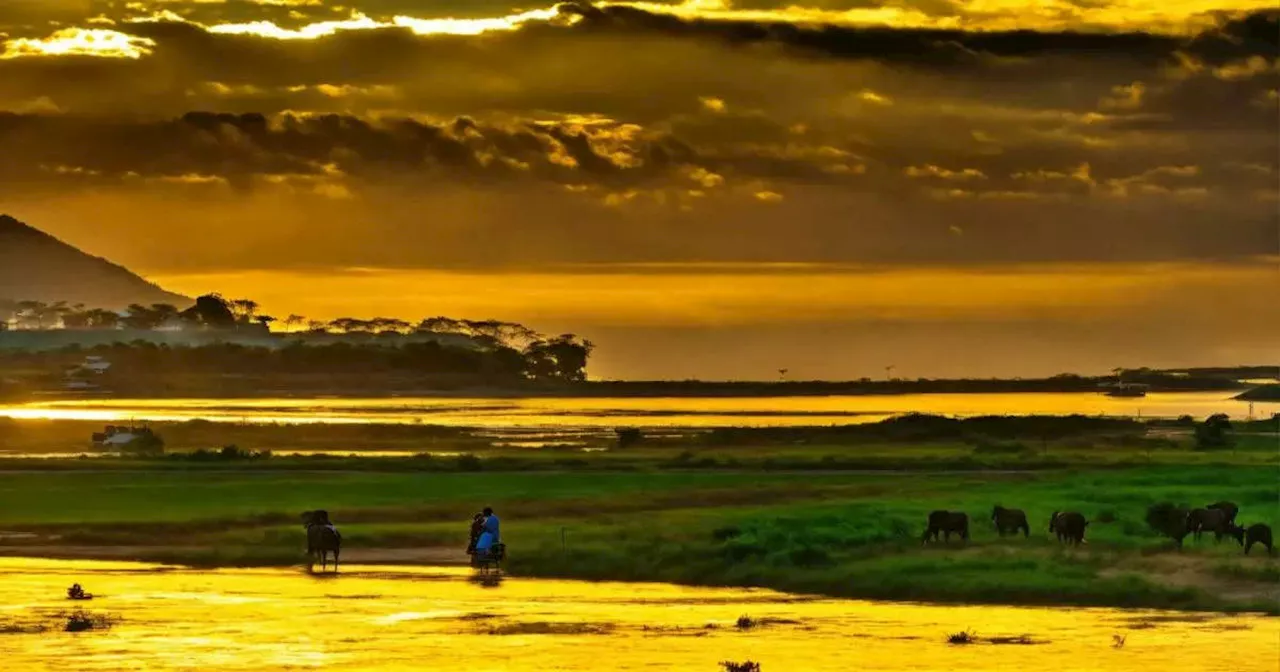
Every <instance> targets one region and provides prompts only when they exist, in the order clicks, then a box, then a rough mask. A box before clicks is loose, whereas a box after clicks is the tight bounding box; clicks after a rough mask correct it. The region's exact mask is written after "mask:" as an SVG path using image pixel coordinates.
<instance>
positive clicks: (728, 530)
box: [711, 526, 742, 541]
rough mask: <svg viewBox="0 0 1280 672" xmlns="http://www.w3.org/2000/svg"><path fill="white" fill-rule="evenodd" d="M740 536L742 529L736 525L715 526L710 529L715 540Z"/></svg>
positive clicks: (725, 539)
mask: <svg viewBox="0 0 1280 672" xmlns="http://www.w3.org/2000/svg"><path fill="white" fill-rule="evenodd" d="M740 536H742V530H740V529H738V528H737V527H732V526H730V527H717V528H716V529H714V530H712V531H711V538H712V539H715V540H716V541H728V540H730V539H736V538H737V537H740Z"/></svg>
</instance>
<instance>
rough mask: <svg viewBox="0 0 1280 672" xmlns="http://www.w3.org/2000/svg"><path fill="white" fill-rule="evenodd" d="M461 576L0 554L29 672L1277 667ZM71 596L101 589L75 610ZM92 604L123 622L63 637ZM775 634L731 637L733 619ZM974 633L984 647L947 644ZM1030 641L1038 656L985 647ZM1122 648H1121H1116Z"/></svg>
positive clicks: (1246, 623) (1026, 631)
mask: <svg viewBox="0 0 1280 672" xmlns="http://www.w3.org/2000/svg"><path fill="white" fill-rule="evenodd" d="M470 577H471V575H470V574H469V573H468V572H467V571H466V570H442V569H425V568H406V567H360V566H353V567H347V568H344V570H343V573H342V574H341V575H340V576H326V577H319V576H309V575H307V574H305V573H303V572H301V571H299V570H293V569H253V570H247V569H226V570H217V571H197V570H188V569H177V568H166V567H157V566H154V565H143V564H133V563H103V562H80V561H75V562H69V561H51V560H26V559H0V595H2V596H3V600H2V601H0V661H3V669H5V670H7V671H14V672H19V671H23V672H25V671H27V670H75V671H77V672H79V671H82V670H83V671H87V670H119V669H131V670H282V669H316V670H343V671H348V670H466V671H467V672H497V671H520V672H526V671H527V672H538V671H550V670H558V671H588V670H589V671H593V672H594V671H598V670H605V671H608V670H691V671H695V672H696V671H701V672H715V671H717V670H719V669H720V667H719V665H718V663H719V662H720V661H722V660H737V661H742V660H746V659H751V660H754V661H757V662H760V663H761V664H762V669H763V670H765V671H768V672H783V671H785V672H809V671H812V672H824V671H832V672H834V671H836V670H840V671H842V672H843V671H846V670H854V669H856V670H1029V669H1046V668H1051V669H1053V670H1055V671H1060V672H1067V671H1075V670H1134V669H1151V670H1175V669H1194V670H1206V671H1208V670H1222V671H1226V670H1230V671H1232V672H1238V671H1244V672H1252V671H1255V670H1258V671H1261V670H1267V671H1273V670H1277V669H1280V620H1277V619H1275V618H1266V617H1261V616H1252V615H1244V616H1229V615H1216V614H1207V615H1206V614H1188V613H1176V612H1151V611H1122V610H1112V609H1040V608H1013V607H968V606H966V607H943V606H929V605H905V604H891V603H874V602H855V601H845V600H829V599H812V598H803V597H794V596H788V595H784V594H780V593H774V592H769V591H757V590H724V589H699V588H685V587H678V586H669V585H661V584H624V583H598V584H597V583H583V582H572V581H544V580H532V579H512V578H508V579H505V580H504V581H502V582H501V584H500V585H495V586H488V587H486V586H483V585H479V584H477V583H475V582H473V581H471V580H469V579H470ZM73 582H79V583H81V584H83V585H84V586H85V588H86V589H87V590H89V591H90V592H94V593H96V594H97V595H98V598H97V599H95V600H93V601H91V602H80V603H72V602H69V601H67V600H65V599H63V596H64V595H65V590H66V588H67V586H69V585H70V584H71V583H73ZM73 605H81V606H84V607H85V608H86V610H87V611H89V612H91V613H92V614H95V615H103V616H107V617H109V619H110V620H112V621H113V623H112V625H111V627H110V628H109V629H107V630H105V631H89V632H82V633H76V634H71V633H66V632H63V631H62V630H61V628H58V627H53V628H51V629H48V630H45V631H43V632H38V631H37V630H38V629H39V628H40V627H42V626H57V625H59V624H60V620H59V616H58V615H59V614H60V613H62V612H67V611H69V610H70V609H72V607H73ZM742 615H749V616H750V617H751V618H753V619H756V620H757V621H761V622H763V623H765V624H764V625H763V626H761V627H759V628H756V629H752V630H749V631H739V630H738V629H737V628H735V626H734V623H735V621H736V620H737V619H738V617H739V616H742ZM966 629H969V630H971V631H972V632H973V633H974V634H975V635H976V636H977V637H978V639H979V642H978V643H976V644H971V645H967V646H952V645H949V644H947V643H946V636H947V635H948V633H954V632H959V631H962V630H966ZM1021 635H1028V636H1029V637H1030V638H1031V641H1032V642H1034V643H1032V644H1029V645H1021V644H1012V645H997V644H993V643H990V642H989V641H988V639H989V638H995V637H1017V636H1021ZM1116 636H1120V637H1123V638H1124V645H1123V646H1122V647H1119V648H1117V647H1116V646H1115V643H1114V642H1115V637H1116Z"/></svg>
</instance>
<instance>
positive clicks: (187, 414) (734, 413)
mask: <svg viewBox="0 0 1280 672" xmlns="http://www.w3.org/2000/svg"><path fill="white" fill-rule="evenodd" d="M1237 393H1238V392H1235V391H1225V392H1223V391H1219V392H1177V393H1158V394H1150V395H1148V396H1146V397H1143V398H1137V399H1134V398H1111V397H1106V396H1103V395H1100V394H1096V393H1091V392H1074V393H1038V392H1034V393H1016V394H1009V393H1002V394H903V395H850V396H813V397H656V398H645V397H599V398H550V397H525V398H452V397H388V398H377V399H359V398H314V399H305V398H256V399H78V400H49V401H40V402H33V403H27V404H9V405H0V417H10V418H18V419H60V420H94V421H102V422H119V421H126V420H150V421H164V420H167V421H185V420H195V419H203V420H212V421H223V422H264V423H314V422H326V423H372V422H378V423H415V422H422V423H426V424H438V425H450V426H463V427H477V428H493V429H503V428H505V429H519V428H547V427H561V428H563V427H580V428H612V427H616V426H618V425H632V426H637V427H686V428H697V427H722V426H738V425H753V426H796V425H832V424H853V423H859V422H874V421H878V420H881V419H883V418H885V417H888V416H890V415H895V414H901V413H910V412H919V413H936V414H944V415H958V416H971V415H1032V414H1044V415H1068V414H1074V413H1078V414H1083V415H1114V416H1142V417H1177V416H1180V415H1192V416H1195V417H1197V418H1203V417H1207V416H1209V415H1212V414H1214V413H1227V414H1228V415H1230V416H1232V417H1233V418H1243V417H1245V416H1246V415H1247V414H1248V413H1249V412H1250V410H1251V407H1250V405H1249V404H1248V403H1246V402H1242V401H1237V400H1235V399H1232V398H1231V397H1232V396H1234V395H1235V394H1237ZM1255 406H1256V409H1254V412H1255V413H1256V414H1257V415H1258V416H1259V417H1268V416H1270V414H1271V413H1274V412H1276V411H1278V410H1280V404H1274V403H1258V404H1256V405H1255Z"/></svg>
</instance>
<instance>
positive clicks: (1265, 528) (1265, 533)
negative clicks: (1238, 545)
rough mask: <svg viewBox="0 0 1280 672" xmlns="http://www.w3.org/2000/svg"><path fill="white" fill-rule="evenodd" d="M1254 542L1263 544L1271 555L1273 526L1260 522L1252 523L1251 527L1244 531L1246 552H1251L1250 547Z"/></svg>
mask: <svg viewBox="0 0 1280 672" xmlns="http://www.w3.org/2000/svg"><path fill="white" fill-rule="evenodd" d="M1254 544H1262V545H1263V546H1265V547H1266V548H1267V555H1271V526H1269V525H1263V524H1262V523H1258V524H1256V525H1250V526H1249V529H1247V530H1245V531H1244V554H1245V555H1248V554H1249V549H1251V548H1253V545H1254Z"/></svg>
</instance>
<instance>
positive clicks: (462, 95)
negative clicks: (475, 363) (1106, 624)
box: [0, 0, 1280, 379]
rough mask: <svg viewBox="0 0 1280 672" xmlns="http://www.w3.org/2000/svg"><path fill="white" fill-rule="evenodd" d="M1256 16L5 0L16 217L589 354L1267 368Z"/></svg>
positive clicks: (835, 365)
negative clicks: (571, 339) (515, 325)
mask: <svg viewBox="0 0 1280 672" xmlns="http://www.w3.org/2000/svg"><path fill="white" fill-rule="evenodd" d="M1274 7H1275V2H1274V0H1270V1H1262V0H1235V1H1230V0H1164V1H1161V0H1122V1H1119V2H1095V1H1093V0H1036V1H1031V0H794V1H788V0H736V1H732V2H731V1H728V0H686V1H684V2H619V3H562V4H559V5H555V4H546V5H538V4H527V3H524V2H514V1H513V0H343V1H328V0H135V1H125V0H110V1H103V0H0V213H5V212H7V213H9V214H12V215H14V216H15V217H18V218H19V219H22V220H24V221H26V222H28V223H30V224H31V225H33V226H36V227H38V228H41V229H43V230H45V231H48V232H50V233H52V234H54V235H56V236H58V237H60V238H62V239H63V240H65V241H67V242H69V243H72V244H74V245H77V246H79V247H80V248H82V249H84V250H86V251H89V252H91V253H93V254H96V255H100V256H104V257H106V258H109V259H111V260H113V261H116V262H118V263H121V264H123V265H125V266H128V267H129V268H131V269H133V270H135V271H137V272H139V273H141V274H143V275H145V276H147V277H149V278H150V279H153V280H155V281H157V282H159V283H160V284H161V285H163V286H165V287H166V288H167V289H172V290H175V291H179V292H183V293H187V294H190V295H194V294H198V293H203V292H208V291H220V292H222V293H223V294H226V295H233V296H248V297H253V298H256V299H258V300H259V301H260V302H261V303H262V304H263V305H264V307H265V308H266V310H267V311H268V312H270V313H272V314H276V315H279V316H284V315H286V314H288V313H303V314H305V315H308V316H310V317H313V318H322V319H323V318H334V317H340V316H358V317H372V316H374V315H387V316H394V317H400V318H403V319H409V320H415V319H419V318H422V317H427V316H433V315H440V314H445V315H450V316H454V317H465V318H473V319H483V318H490V317H493V318H500V319H510V320H518V321H522V322H525V323H527V324H530V325H531V326H533V327H535V328H539V329H542V330H545V331H548V332H557V333H558V332H560V331H573V332H576V333H578V334H581V335H584V336H586V337H588V338H591V339H592V340H594V341H596V342H597V343H598V345H599V348H600V349H599V351H598V353H597V356H596V358H595V360H594V361H593V364H592V367H591V372H592V374H593V375H594V376H595V377H606V378H612V377H617V378H655V377H675V378H684V377H702V378H755V379H761V378H766V379H767V378H773V377H776V375H777V373H776V370H777V369H779V368H788V369H790V377H791V378H849V377H859V376H876V375H883V371H884V367H885V366H888V365H890V364H893V365H896V366H897V370H896V373H897V374H898V375H902V376H907V377H916V376H934V377H940V376H961V375H970V376H1008V375H1028V376H1029V375H1038V374H1052V373H1056V372H1060V371H1084V372H1100V371H1106V370H1110V369H1111V368H1112V367H1114V366H1143V365H1149V366H1181V365H1213V364H1245V363H1250V364H1262V363H1268V362H1275V361H1277V357H1280V336H1278V334H1280V301H1277V300H1276V299H1275V296H1276V295H1277V294H1278V293H1280V292H1278V290H1280V188H1278V187H1280V173H1278V167H1277V164H1278V163H1280V123H1278V120H1280V116H1278V115H1280V95H1278V94H1277V88H1278V87H1280V60H1277V41H1278V36H1280V23H1278V19H1277V17H1278V16H1280V12H1277V10H1275V9H1274ZM1269 8H1270V9H1269ZM1013 31H1017V32H1013Z"/></svg>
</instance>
